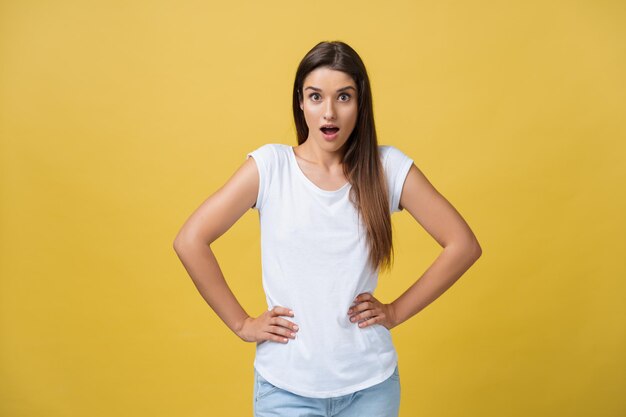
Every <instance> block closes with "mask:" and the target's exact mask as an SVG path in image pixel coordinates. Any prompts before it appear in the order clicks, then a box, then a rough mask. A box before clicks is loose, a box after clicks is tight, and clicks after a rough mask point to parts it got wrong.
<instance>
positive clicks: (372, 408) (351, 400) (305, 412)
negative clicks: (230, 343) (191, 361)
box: [253, 366, 400, 417]
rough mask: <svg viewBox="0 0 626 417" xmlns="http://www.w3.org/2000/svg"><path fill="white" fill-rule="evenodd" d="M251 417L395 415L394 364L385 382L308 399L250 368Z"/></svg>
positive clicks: (397, 394) (396, 381)
mask: <svg viewBox="0 0 626 417" xmlns="http://www.w3.org/2000/svg"><path fill="white" fill-rule="evenodd" d="M253 409H254V417H269V416H272V417H397V416H398V412H399V409H400V374H399V372H398V367H397V366H396V369H395V371H394V372H393V374H392V375H391V376H390V377H389V378H387V379H386V380H385V381H383V382H381V383H379V384H376V385H373V386H371V387H369V388H365V389H362V390H360V391H356V392H353V393H352V394H347V395H342V396H340V397H332V398H310V397H303V396H301V395H297V394H294V393H292V392H289V391H285V390H283V389H281V388H278V387H276V386H274V385H272V384H270V383H269V382H268V381H267V380H265V379H264V378H263V377H262V376H261V375H260V374H259V373H258V372H257V371H256V369H255V370H254V407H253Z"/></svg>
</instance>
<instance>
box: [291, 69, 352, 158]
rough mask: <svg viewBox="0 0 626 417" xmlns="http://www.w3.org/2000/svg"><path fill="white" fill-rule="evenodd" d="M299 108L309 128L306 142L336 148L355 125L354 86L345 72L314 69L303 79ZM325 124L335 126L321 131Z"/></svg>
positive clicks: (345, 139)
mask: <svg viewBox="0 0 626 417" xmlns="http://www.w3.org/2000/svg"><path fill="white" fill-rule="evenodd" d="M300 108H301V109H302V111H303V112H304V119H305V120H306V124H307V126H308V127H309V137H308V138H307V141H309V140H313V141H314V142H315V143H317V145H318V146H319V147H321V148H322V149H325V150H327V151H330V152H333V151H337V150H338V149H340V148H341V147H342V146H343V145H344V144H345V143H346V142H347V141H348V138H349V137H350V134H351V133H352V131H353V130H354V126H355V125H356V121H357V116H358V97H357V86H356V84H355V82H354V80H353V79H352V77H351V76H350V75H348V74H346V73H345V72H342V71H336V70H333V69H330V68H328V67H320V68H316V69H315V70H313V71H311V72H310V73H309V74H308V75H307V76H306V78H305V79H304V83H303V84H302V100H301V101H300ZM325 125H332V126H334V127H335V129H330V130H326V129H325V131H323V130H322V127H323V126H325ZM336 128H338V129H339V130H336Z"/></svg>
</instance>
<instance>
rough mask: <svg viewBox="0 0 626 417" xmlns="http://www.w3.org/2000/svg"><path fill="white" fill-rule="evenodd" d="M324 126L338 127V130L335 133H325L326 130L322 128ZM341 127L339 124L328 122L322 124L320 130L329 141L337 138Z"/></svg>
mask: <svg viewBox="0 0 626 417" xmlns="http://www.w3.org/2000/svg"><path fill="white" fill-rule="evenodd" d="M324 127H335V128H337V131H336V132H335V133H331V134H326V133H324V131H323V130H322V128H324ZM340 130H341V129H339V127H338V126H337V125H334V124H331V123H327V124H325V125H322V126H320V132H322V136H323V137H324V139H326V140H328V141H332V140H335V139H337V136H338V135H339V131H340Z"/></svg>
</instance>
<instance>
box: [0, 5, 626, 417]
mask: <svg viewBox="0 0 626 417" xmlns="http://www.w3.org/2000/svg"><path fill="white" fill-rule="evenodd" d="M625 22H626V7H624V3H623V2H622V1H586V2H567V1H553V2H542V1H537V0H533V1H515V2H504V1H502V2H488V1H476V2H456V3H455V2H426V1H419V2H416V1H399V2H391V3H389V2H387V3H384V4H383V3H371V4H369V5H368V4H367V3H364V2H362V1H319V2H307V3H303V2H293V1H278V2H270V3H267V2H252V1H250V2H237V3H229V2H214V3H212V2H200V1H171V2H163V1H106V2H105V1H99V2H83V1H66V0H57V1H47V2H46V1H41V2H35V1H11V2H8V1H3V2H1V3H0V137H1V142H0V174H1V177H0V186H1V188H0V233H1V235H0V236H1V237H0V273H1V281H0V320H1V321H0V325H1V326H0V415H2V416H15V417H18V416H19V417H21V416H46V417H56V416H59V417H61V416H63V417H67V416H91V417H100V416H102V417H104V416H106V417H109V416H133V417H138V416H150V417H158V416H168V417H170V416H194V417H195V416H221V417H222V416H223V417H229V416H248V415H252V391H253V385H252V383H253V372H252V364H253V360H254V348H255V345H254V344H253V343H245V342H243V341H241V340H240V339H239V338H238V337H237V336H236V335H234V334H233V333H232V332H231V331H230V330H229V329H228V328H227V327H226V326H225V325H224V324H223V323H222V322H221V320H220V319H219V318H218V317H217V316H216V315H215V313H214V312H213V311H212V310H211V309H210V308H209V307H208V305H207V304H206V303H205V302H204V300H203V299H202V298H201V296H200V295H199V293H198V292H197V290H196V289H195V287H194V286H193V283H192V281H191V279H190V278H189V276H188V275H187V274H186V272H185V270H184V268H183V266H182V264H181V263H180V261H179V260H178V258H177V256H176V254H175V252H174V250H173V248H172V242H173V239H174V237H175V235H176V233H177V231H178V229H179V228H180V226H181V225H182V224H183V222H184V221H185V219H186V218H187V217H188V216H189V215H190V214H191V212H192V211H193V210H194V209H195V208H196V207H197V206H198V205H199V204H200V203H201V202H202V201H203V200H204V199H205V198H207V197H208V196H209V195H210V194H212V193H213V192H214V191H216V190H217V189H218V187H220V186H221V185H222V184H223V183H224V182H225V181H226V180H227V179H228V178H229V177H230V175H232V173H233V172H234V171H235V170H236V169H237V168H238V167H239V165H240V164H242V163H243V162H244V160H245V155H246V153H247V152H249V151H251V150H253V149H256V148H257V147H259V146H261V145H262V144H264V143H269V142H273V143H287V144H295V128H294V126H293V121H292V114H291V107H290V106H291V89H292V85H293V77H294V75H295V70H296V66H297V64H298V62H299V61H300V59H301V58H302V57H303V56H304V54H305V53H306V52H307V51H308V50H309V49H310V48H311V47H313V46H314V45H315V44H316V43H317V42H319V41H321V40H343V41H345V42H347V43H349V44H350V45H351V46H353V47H354V48H355V49H356V50H357V52H358V53H359V54H360V55H361V57H362V58H363V60H364V61H365V64H366V66H367V69H368V72H369V75H370V77H371V82H372V88H373V95H374V110H375V116H376V125H377V128H378V134H379V141H380V143H381V144H392V145H394V146H397V147H398V148H400V149H401V150H403V151H404V152H405V153H407V154H408V155H409V156H411V157H412V158H413V159H414V160H415V163H416V165H417V166H418V167H420V168H421V169H422V170H423V171H424V172H425V174H426V175H427V177H428V178H429V179H430V180H431V182H432V183H433V184H434V185H435V187H436V188H437V189H438V190H439V191H440V192H441V193H442V194H443V195H444V196H446V197H447V198H448V199H449V200H450V202H451V203H452V204H453V205H454V206H455V207H456V208H457V209H458V210H459V211H460V212H461V214H462V215H463V216H464V218H465V219H466V220H467V221H468V223H469V224H470V226H471V227H472V229H473V230H474V231H475V233H476V235H477V237H478V239H479V241H480V243H481V245H482V248H483V256H482V258H481V259H480V260H479V261H478V262H477V263H476V264H475V265H474V266H473V267H472V268H471V269H470V270H469V271H468V272H467V273H466V275H464V276H463V277H462V278H461V280H460V281H458V282H457V283H456V284H455V285H454V286H453V287H452V288H451V289H450V290H449V291H448V292H446V293H445V294H444V295H443V296H442V297H440V298H439V299H437V300H436V301H435V302H434V303H433V304H431V305H430V306H428V307H427V308H426V309H424V310H423V311H422V312H420V313H419V314H417V315H416V316H414V317H413V318H411V319H410V320H408V321H407V322H405V323H403V324H401V325H400V326H398V327H397V328H395V329H394V330H393V332H392V335H393V338H394V343H395V344H396V347H397V350H398V353H399V358H400V359H399V360H400V364H399V369H400V375H401V381H402V388H401V390H402V401H401V416H418V415H419V416H431V417H435V416H437V417H444V416H450V417H453V416H454V417H458V416H480V417H486V416H524V417H527V416H592V415H593V416H624V415H626V401H625V400H624V396H623V394H624V392H626V366H625V365H626V363H625V362H626V356H625V355H624V352H626V303H625V302H624V301H625V295H626V294H625V293H626V291H625V289H626V283H625V278H626V274H625V272H626V266H625V262H624V254H625V252H626V251H625V249H626V248H625V246H626V245H625V244H624V236H625V235H626V227H625V225H626V222H625V220H624V213H626V209H625V204H624V203H625V195H624V189H625V184H626V181H625V179H626V178H625V176H626V175H625V174H626V169H625V168H624V166H625V164H624V159H625V156H626V152H625V147H626V146H625V145H624V141H625V139H626V135H625V134H626V127H625V125H624V115H625V104H624V103H626V94H625V92H626V86H625V78H626V77H625V74H626V52H625V51H626V49H625V45H626V25H625V24H624V23H625ZM393 223H394V230H395V235H394V238H395V245H396V263H395V268H394V270H393V272H392V273H391V274H388V275H381V277H380V284H379V288H378V290H377V292H376V295H377V296H378V297H379V298H381V300H383V301H385V302H391V301H392V300H393V299H394V298H395V297H397V296H399V295H400V294H401V293H402V292H403V291H404V290H405V289H406V288H408V287H409V286H410V285H411V283H412V282H414V280H416V279H417V278H419V276H420V275H421V273H422V272H423V271H424V270H425V269H426V268H427V267H428V266H429V265H430V263H431V262H432V261H433V260H434V258H435V257H436V256H437V255H438V253H439V252H440V250H441V248H440V247H439V246H438V245H437V244H436V242H435V241H434V239H432V238H431V237H430V236H429V235H428V234H427V233H426V232H425V231H424V230H423V229H422V228H421V227H420V226H419V225H418V224H417V223H416V222H415V221H414V220H413V218H412V217H411V216H410V215H409V214H408V213H407V212H402V213H397V214H395V215H394V217H393ZM213 248H214V251H215V253H216V255H217V258H218V260H219V262H220V266H221V268H222V270H223V272H224V274H225V276H226V278H227V281H228V283H229V285H230V286H231V288H232V289H233V291H234V293H235V294H236V296H237V297H238V299H239V301H240V302H241V303H242V305H243V306H244V308H245V309H246V311H247V312H248V313H249V314H252V315H258V314H260V313H261V312H263V310H264V309H265V308H266V305H265V298H264V295H263V291H262V287H261V280H260V271H261V269H260V268H261V265H260V246H259V227H258V216H257V213H256V212H254V211H253V210H250V211H249V212H248V213H247V214H246V215H245V216H244V217H242V219H241V220H240V221H239V222H238V223H236V224H235V226H234V227H233V228H232V229H231V230H230V231H229V232H227V233H226V234H225V235H224V236H222V237H221V238H220V239H219V240H218V241H217V242H215V243H214V245H213Z"/></svg>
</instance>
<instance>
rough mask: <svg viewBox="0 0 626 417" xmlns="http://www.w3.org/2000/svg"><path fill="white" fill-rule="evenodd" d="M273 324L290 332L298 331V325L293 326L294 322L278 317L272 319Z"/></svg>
mask: <svg viewBox="0 0 626 417" xmlns="http://www.w3.org/2000/svg"><path fill="white" fill-rule="evenodd" d="M273 324H278V325H281V326H283V327H286V328H288V329H290V330H295V331H297V330H298V329H299V327H298V325H297V324H295V323H294V322H292V321H289V320H287V319H283V318H278V317H276V318H275V319H274V322H273Z"/></svg>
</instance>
